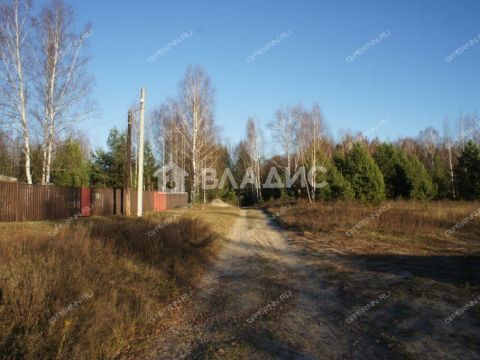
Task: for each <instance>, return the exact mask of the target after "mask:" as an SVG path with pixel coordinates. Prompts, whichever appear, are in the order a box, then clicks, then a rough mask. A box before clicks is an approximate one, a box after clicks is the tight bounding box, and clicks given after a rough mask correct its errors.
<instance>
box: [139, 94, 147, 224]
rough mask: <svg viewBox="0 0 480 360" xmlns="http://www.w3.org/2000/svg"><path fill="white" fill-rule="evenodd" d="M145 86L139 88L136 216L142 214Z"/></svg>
mask: <svg viewBox="0 0 480 360" xmlns="http://www.w3.org/2000/svg"><path fill="white" fill-rule="evenodd" d="M144 117H145V88H142V89H141V90H140V142H139V144H138V180H137V184H138V191H137V194H138V197H137V216H142V215H143V155H144V154H143V151H144V150H143V145H144V131H143V127H144V122H145V118H144Z"/></svg>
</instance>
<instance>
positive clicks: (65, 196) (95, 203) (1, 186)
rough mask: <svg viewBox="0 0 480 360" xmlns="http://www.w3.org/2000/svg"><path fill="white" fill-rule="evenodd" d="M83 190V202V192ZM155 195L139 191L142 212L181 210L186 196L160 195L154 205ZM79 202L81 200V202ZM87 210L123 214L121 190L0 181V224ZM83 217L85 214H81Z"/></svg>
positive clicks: (63, 216) (133, 197)
mask: <svg viewBox="0 0 480 360" xmlns="http://www.w3.org/2000/svg"><path fill="white" fill-rule="evenodd" d="M85 191H87V192H88V194H87V202H88V204H86V203H85V196H82V194H83V195H85V194H84V192H85ZM158 194H159V193H158V192H154V191H144V192H143V211H144V212H146V211H163V210H167V209H173V208H177V207H184V206H186V205H187V203H188V195H187V194H186V193H181V194H162V195H163V196H165V197H166V200H165V201H164V203H166V204H163V205H161V206H160V205H159V203H158V202H156V199H157V198H158V196H156V195H158ZM81 199H82V201H81ZM130 203H131V212H132V215H134V214H136V211H137V192H136V191H131V193H130ZM87 205H88V206H89V207H90V208H91V211H89V212H88V215H93V216H109V215H121V214H124V213H125V201H124V191H123V190H122V189H110V188H98V189H85V188H84V189H80V188H67V187H58V186H42V185H27V184H20V183H17V182H11V183H2V182H0V221H42V220H59V219H66V218H69V217H71V216H73V215H75V214H79V213H80V212H81V211H82V208H85V207H86V206H87ZM85 214H87V213H85Z"/></svg>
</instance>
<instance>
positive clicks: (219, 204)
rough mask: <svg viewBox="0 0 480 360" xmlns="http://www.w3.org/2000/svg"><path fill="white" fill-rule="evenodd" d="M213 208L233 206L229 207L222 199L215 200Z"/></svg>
mask: <svg viewBox="0 0 480 360" xmlns="http://www.w3.org/2000/svg"><path fill="white" fill-rule="evenodd" d="M212 206H215V207H229V206H231V205H228V204H227V203H226V202H224V201H222V200H220V199H215V200H213V201H212Z"/></svg>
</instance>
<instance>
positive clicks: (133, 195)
mask: <svg viewBox="0 0 480 360" xmlns="http://www.w3.org/2000/svg"><path fill="white" fill-rule="evenodd" d="M154 194H155V192H154V191H144V192H143V196H142V197H143V211H144V212H145V211H154V210H155V207H154ZM137 196H138V192H137V191H130V208H131V209H132V215H133V214H136V213H137Z"/></svg>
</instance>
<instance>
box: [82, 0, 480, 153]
mask: <svg viewBox="0 0 480 360" xmlns="http://www.w3.org/2000/svg"><path fill="white" fill-rule="evenodd" d="M72 5H73V7H74V9H75V11H76V14H77V20H78V24H82V23H85V22H87V21H90V22H92V24H93V35H92V36H91V37H90V46H89V49H88V53H89V55H90V56H91V58H92V62H91V65H90V70H91V73H92V74H93V76H94V77H95V78H96V83H97V86H96V89H95V92H94V97H95V98H96V99H97V101H98V104H99V105H100V107H101V114H100V115H99V116H98V117H97V118H96V119H95V121H94V124H89V125H88V126H85V127H84V130H85V132H87V134H89V135H90V137H91V144H92V145H93V146H100V145H102V146H104V144H105V139H106V136H107V134H108V131H109V129H110V128H111V127H113V126H117V127H120V128H124V127H125V124H126V112H127V110H128V106H129V105H130V104H132V103H134V102H135V101H136V100H137V98H138V93H139V88H140V87H142V86H145V87H146V89H147V103H146V104H147V111H148V110H151V109H153V108H154V107H155V106H157V105H159V104H160V103H161V102H163V101H164V100H165V99H166V97H167V96H172V95H175V94H176V92H177V88H178V82H179V81H180V79H181V78H182V76H183V75H184V73H185V70H186V68H187V66H188V65H190V64H192V65H201V66H202V67H204V69H205V70H206V71H207V73H208V74H209V75H210V77H211V80H212V83H213V85H214V87H215V90H216V111H215V113H216V120H217V123H218V124H219V125H220V126H221V128H222V129H223V132H222V134H223V136H222V138H223V139H230V140H231V141H232V142H236V141H238V140H239V139H241V138H242V137H243V136H244V133H245V130H244V128H245V123H246V120H247V118H248V116H250V115H254V116H256V117H257V118H258V119H259V120H260V121H261V122H262V123H263V124H266V123H267V122H268V121H270V120H271V119H272V117H273V114H274V112H275V110H276V109H277V108H278V107H279V106H280V105H294V104H296V103H298V102H302V103H303V104H304V105H306V106H310V105H311V104H312V103H313V102H318V103H319V104H320V106H321V108H322V110H323V113H324V115H325V117H326V119H327V121H328V123H329V125H330V129H331V132H332V134H333V135H335V136H336V135H338V134H339V132H340V131H342V130H347V129H350V130H355V131H367V130H368V129H369V128H371V127H372V126H375V125H376V124H378V122H379V121H381V120H382V119H385V118H387V117H388V118H390V119H391V122H390V123H389V124H388V125H386V126H384V127H382V128H381V129H380V130H379V131H378V135H379V136H380V137H381V138H383V139H395V138H397V137H399V136H403V135H411V136H413V135H416V134H417V133H418V132H419V131H420V130H422V129H423V128H425V127H426V126H429V125H433V126H435V127H437V128H439V129H441V128H442V123H443V120H444V119H445V117H448V118H449V119H450V120H452V119H454V118H456V117H457V116H458V114H459V112H460V111H463V112H473V111H476V110H479V109H478V107H479V104H480V101H479V100H480V97H479V95H480V67H479V65H480V41H479V42H478V43H475V44H474V45H472V46H470V47H469V48H468V49H467V50H466V51H464V52H463V53H462V54H460V55H458V56H456V57H455V58H454V60H453V61H451V62H448V63H447V62H445V60H444V59H445V57H446V56H448V55H449V54H451V53H452V52H453V51H454V50H455V49H457V48H459V47H461V46H462V45H464V44H465V43H466V42H468V41H469V40H472V39H475V38H476V37H477V36H479V38H478V39H479V40H480V23H479V21H478V19H479V18H480V1H474V0H472V1H442V0H435V1H413V0H408V1H385V0H383V1H362V2H359V1H349V2H347V1H293V0H288V1H287V0H282V1H278V0H276V1H258V0H257V1H253V0H252V1H251V0H248V1H235V2H233V1H158V0H157V1H153V0H152V1H150V0H149V1H146V0H143V1H142V0H140V1H135V2H122V1H105V0H101V1H98V0H97V1H93V0H82V1H74V2H72ZM188 31H192V32H193V33H192V35H191V36H190V37H188V38H186V39H184V40H183V41H182V42H181V43H179V44H177V45H176V46H174V47H172V48H171V49H170V50H169V51H168V52H166V53H165V54H163V55H162V56H159V57H158V59H157V60H156V61H155V62H153V63H149V62H148V61H147V58H148V57H149V56H151V55H153V54H154V53H155V52H156V51H157V50H159V49H161V48H162V47H164V46H165V45H167V44H168V43H170V42H172V41H173V40H175V39H177V38H178V37H179V36H180V35H181V34H182V33H185V32H188ZM286 31H287V32H288V31H291V35H290V36H289V37H287V38H286V39H284V40H283V41H281V42H280V43H279V44H277V45H276V46H273V47H272V48H271V49H270V50H268V51H266V52H265V53H264V54H263V55H262V56H259V57H258V58H257V59H256V61H254V62H251V63H249V62H247V57H248V56H250V55H252V54H253V53H254V52H255V51H256V50H257V49H259V48H261V47H262V46H263V45H265V44H267V43H268V42H270V41H271V40H273V39H275V38H277V37H278V36H279V35H280V34H281V33H283V32H286ZM384 31H389V32H390V36H388V37H387V38H385V39H383V40H381V41H380V42H379V43H378V44H377V45H374V46H372V47H370V48H369V49H368V50H366V51H365V52H364V53H363V54H361V55H360V56H358V57H357V58H356V59H355V60H354V61H353V62H351V63H348V62H347V61H346V57H347V56H348V55H351V54H352V53H353V52H354V51H355V50H356V49H358V48H360V47H361V46H362V45H364V44H366V43H368V42H369V41H370V40H373V39H375V38H376V37H377V36H378V34H380V33H382V32H384ZM101 124H103V125H101ZM93 125H96V126H95V127H94V128H89V127H90V126H93ZM147 134H149V131H148V129H147Z"/></svg>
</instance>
